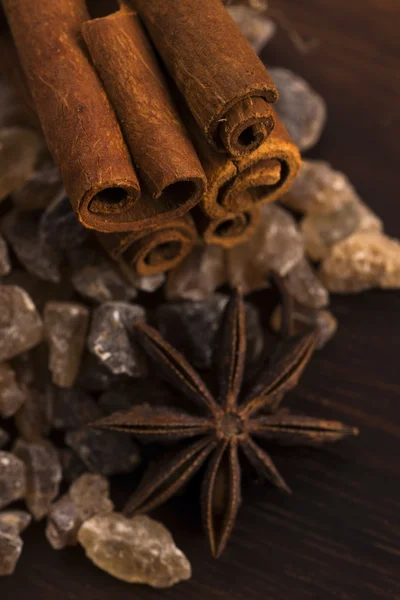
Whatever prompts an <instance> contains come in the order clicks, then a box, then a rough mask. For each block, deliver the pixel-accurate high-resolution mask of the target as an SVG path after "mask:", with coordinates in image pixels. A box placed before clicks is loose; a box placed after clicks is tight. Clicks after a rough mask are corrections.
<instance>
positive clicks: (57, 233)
mask: <svg viewBox="0 0 400 600" xmlns="http://www.w3.org/2000/svg"><path fill="white" fill-rule="evenodd" d="M39 232H40V239H41V240H42V241H44V242H45V243H46V244H48V245H49V246H51V247H53V248H59V249H60V250H68V249H70V248H73V247H74V246H79V245H80V244H83V242H84V241H85V240H86V239H87V238H88V236H89V230H88V229H85V227H83V225H81V223H79V221H78V219H77V218H76V215H75V213H74V211H73V210H72V206H71V203H70V201H69V199H68V197H67V196H66V193H65V190H63V189H61V190H60V191H59V193H58V194H57V195H56V197H55V198H54V199H53V201H52V202H51V203H50V204H49V206H48V207H47V208H46V210H45V211H44V213H43V214H42V216H41V219H40V223H39Z"/></svg>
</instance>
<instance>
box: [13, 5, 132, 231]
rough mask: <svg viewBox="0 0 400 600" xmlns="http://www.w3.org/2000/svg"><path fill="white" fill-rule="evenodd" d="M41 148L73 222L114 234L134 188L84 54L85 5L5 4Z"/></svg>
mask: <svg viewBox="0 0 400 600" xmlns="http://www.w3.org/2000/svg"><path fill="white" fill-rule="evenodd" d="M3 6H4V10H5V12H6V16H7V19H8V22H9V25H10V28H11V33H12V35H13V38H14V41H15V45H16V47H17V50H18V54H19V57H20V60H21V64H22V67H23V70H24V72H25V75H26V77H27V81H28V85H29V88H30V91H31V93H32V96H33V99H34V103H35V107H36V111H37V113H38V116H39V119H40V121H41V124H42V128H43V132H44V135H45V137H46V141H47V143H48V146H49V148H50V151H51V152H52V154H53V156H54V158H55V161H56V163H57V164H58V166H59V168H60V171H61V175H62V178H63V180H64V184H65V188H66V190H67V194H68V196H69V198H70V200H71V203H72V205H73V207H74V210H75V212H76V214H77V216H78V218H79V220H80V221H81V222H82V223H83V224H84V225H85V226H86V227H89V228H94V229H100V230H102V231H115V230H118V231H121V230H124V229H125V230H126V229H127V228H129V226H130V224H131V222H132V221H133V220H135V219H136V215H132V212H131V211H132V208H133V205H134V203H135V200H136V199H137V197H138V196H139V193H140V187H139V182H138V179H137V176H136V173H135V171H134V168H133V165H132V162H131V159H130V155H129V151H128V149H127V147H126V145H125V142H124V139H123V136H122V132H121V129H120V127H119V124H118V121H117V118H116V116H115V113H114V110H113V108H112V106H111V104H110V101H109V100H108V97H107V95H106V93H105V91H104V89H103V86H102V84H101V82H100V79H99V78H98V76H97V73H96V72H95V69H94V67H93V66H92V65H91V63H90V61H89V58H88V56H87V55H86V54H85V51H84V49H83V43H82V39H81V34H80V30H81V26H82V23H83V22H85V21H87V20H88V19H89V15H88V12H87V10H86V6H85V2H84V0H59V1H58V2H57V3H54V2H53V1H52V0H35V2H31V1H30V0H5V1H4V2H3Z"/></svg>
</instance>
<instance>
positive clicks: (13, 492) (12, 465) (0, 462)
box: [0, 450, 26, 509]
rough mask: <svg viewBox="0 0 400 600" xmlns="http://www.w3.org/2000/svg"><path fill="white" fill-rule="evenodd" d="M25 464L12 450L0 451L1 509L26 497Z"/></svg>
mask: <svg viewBox="0 0 400 600" xmlns="http://www.w3.org/2000/svg"><path fill="white" fill-rule="evenodd" d="M25 493H26V469H25V465H24V463H23V462H22V460H20V459H19V458H17V457H16V456H14V455H13V454H11V452H5V451H4V450H1V451H0V509H1V508H4V507H5V506H8V505H9V504H11V503H12V502H15V501H16V500H20V499H21V498H24V497H25Z"/></svg>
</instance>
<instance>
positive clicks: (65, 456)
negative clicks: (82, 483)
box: [59, 448, 87, 483]
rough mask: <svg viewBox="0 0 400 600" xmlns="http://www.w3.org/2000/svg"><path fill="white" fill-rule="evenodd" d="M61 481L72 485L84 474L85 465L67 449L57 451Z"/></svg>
mask: <svg viewBox="0 0 400 600" xmlns="http://www.w3.org/2000/svg"><path fill="white" fill-rule="evenodd" d="M59 458H60V462H61V467H62V472H63V479H65V481H67V482H68V483H72V482H73V481H75V479H78V477H79V476H80V475H82V474H83V473H85V472H86V470H87V469H86V465H85V463H84V462H83V461H82V460H81V459H80V458H79V456H77V455H76V454H75V452H73V451H72V450H70V449H69V448H63V449H61V450H60V451H59Z"/></svg>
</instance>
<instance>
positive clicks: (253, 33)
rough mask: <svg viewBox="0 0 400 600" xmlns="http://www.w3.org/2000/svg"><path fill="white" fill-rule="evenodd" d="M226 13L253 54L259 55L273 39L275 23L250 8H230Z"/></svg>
mask: <svg viewBox="0 0 400 600" xmlns="http://www.w3.org/2000/svg"><path fill="white" fill-rule="evenodd" d="M228 12H229V14H230V15H231V17H232V19H233V20H234V21H235V23H236V25H237V26H238V27H239V29H240V31H241V32H242V33H243V35H244V36H245V37H246V38H247V39H248V41H249V42H250V44H251V46H252V48H253V50H254V52H256V54H259V53H260V52H261V50H262V49H263V48H264V46H265V45H266V44H267V43H268V42H269V40H270V39H271V38H272V37H273V35H274V33H275V30H276V26H275V23H274V22H273V21H271V19H268V17H266V16H265V15H263V14H261V13H260V11H259V10H257V9H255V8H251V7H250V6H244V5H236V6H230V7H229V8H228Z"/></svg>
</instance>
